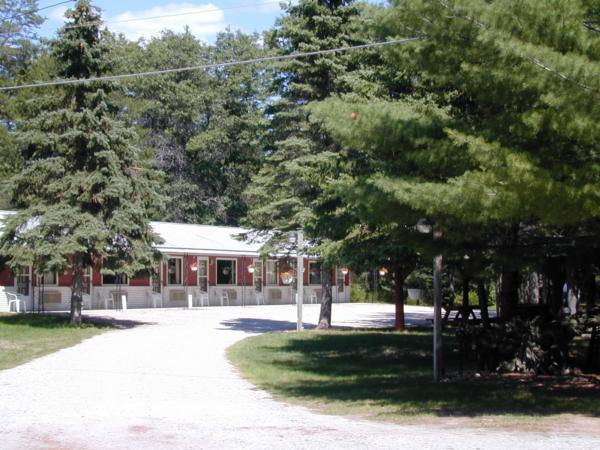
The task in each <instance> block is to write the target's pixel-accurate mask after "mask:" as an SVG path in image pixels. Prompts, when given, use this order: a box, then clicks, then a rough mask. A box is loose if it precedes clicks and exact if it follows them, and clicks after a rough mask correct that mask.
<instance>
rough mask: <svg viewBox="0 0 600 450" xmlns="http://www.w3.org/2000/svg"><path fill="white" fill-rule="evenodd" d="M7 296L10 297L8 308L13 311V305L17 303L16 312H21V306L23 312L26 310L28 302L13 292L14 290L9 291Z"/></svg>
mask: <svg viewBox="0 0 600 450" xmlns="http://www.w3.org/2000/svg"><path fill="white" fill-rule="evenodd" d="M6 296H7V297H8V310H9V311H12V306H13V305H15V312H21V307H23V312H25V311H26V308H27V304H26V303H25V300H23V299H22V298H19V296H18V295H17V294H13V293H12V292H7V293H6Z"/></svg>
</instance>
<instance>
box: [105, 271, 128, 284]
mask: <svg viewBox="0 0 600 450" xmlns="http://www.w3.org/2000/svg"><path fill="white" fill-rule="evenodd" d="M100 275H102V277H101V278H102V286H129V277H128V276H127V275H125V274H124V273H115V274H114V275H113V276H114V277H115V278H116V277H118V276H121V277H122V278H124V279H125V280H124V281H125V282H124V283H105V282H104V277H105V276H107V275H109V274H104V273H102V274H100Z"/></svg>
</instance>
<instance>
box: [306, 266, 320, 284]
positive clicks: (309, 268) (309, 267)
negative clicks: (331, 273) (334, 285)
mask: <svg viewBox="0 0 600 450" xmlns="http://www.w3.org/2000/svg"><path fill="white" fill-rule="evenodd" d="M313 264H319V265H321V261H309V262H308V285H309V286H321V284H322V282H323V274H322V273H321V269H322V267H319V277H320V278H321V282H319V283H311V282H310V270H311V266H312V265H313Z"/></svg>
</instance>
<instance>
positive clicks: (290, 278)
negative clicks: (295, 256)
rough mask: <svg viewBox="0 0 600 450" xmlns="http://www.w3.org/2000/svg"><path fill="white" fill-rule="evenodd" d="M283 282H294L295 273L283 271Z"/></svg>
mask: <svg viewBox="0 0 600 450" xmlns="http://www.w3.org/2000/svg"><path fill="white" fill-rule="evenodd" d="M280 277H281V282H282V283H283V284H286V285H287V284H292V281H294V275H293V274H292V273H291V272H281V275H280Z"/></svg>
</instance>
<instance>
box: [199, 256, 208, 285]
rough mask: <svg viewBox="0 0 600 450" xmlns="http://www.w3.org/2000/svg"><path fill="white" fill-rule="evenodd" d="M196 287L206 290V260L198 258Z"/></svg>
mask: <svg viewBox="0 0 600 450" xmlns="http://www.w3.org/2000/svg"><path fill="white" fill-rule="evenodd" d="M198 287H199V288H200V290H201V291H202V292H208V260H207V259H206V258H198Z"/></svg>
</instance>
